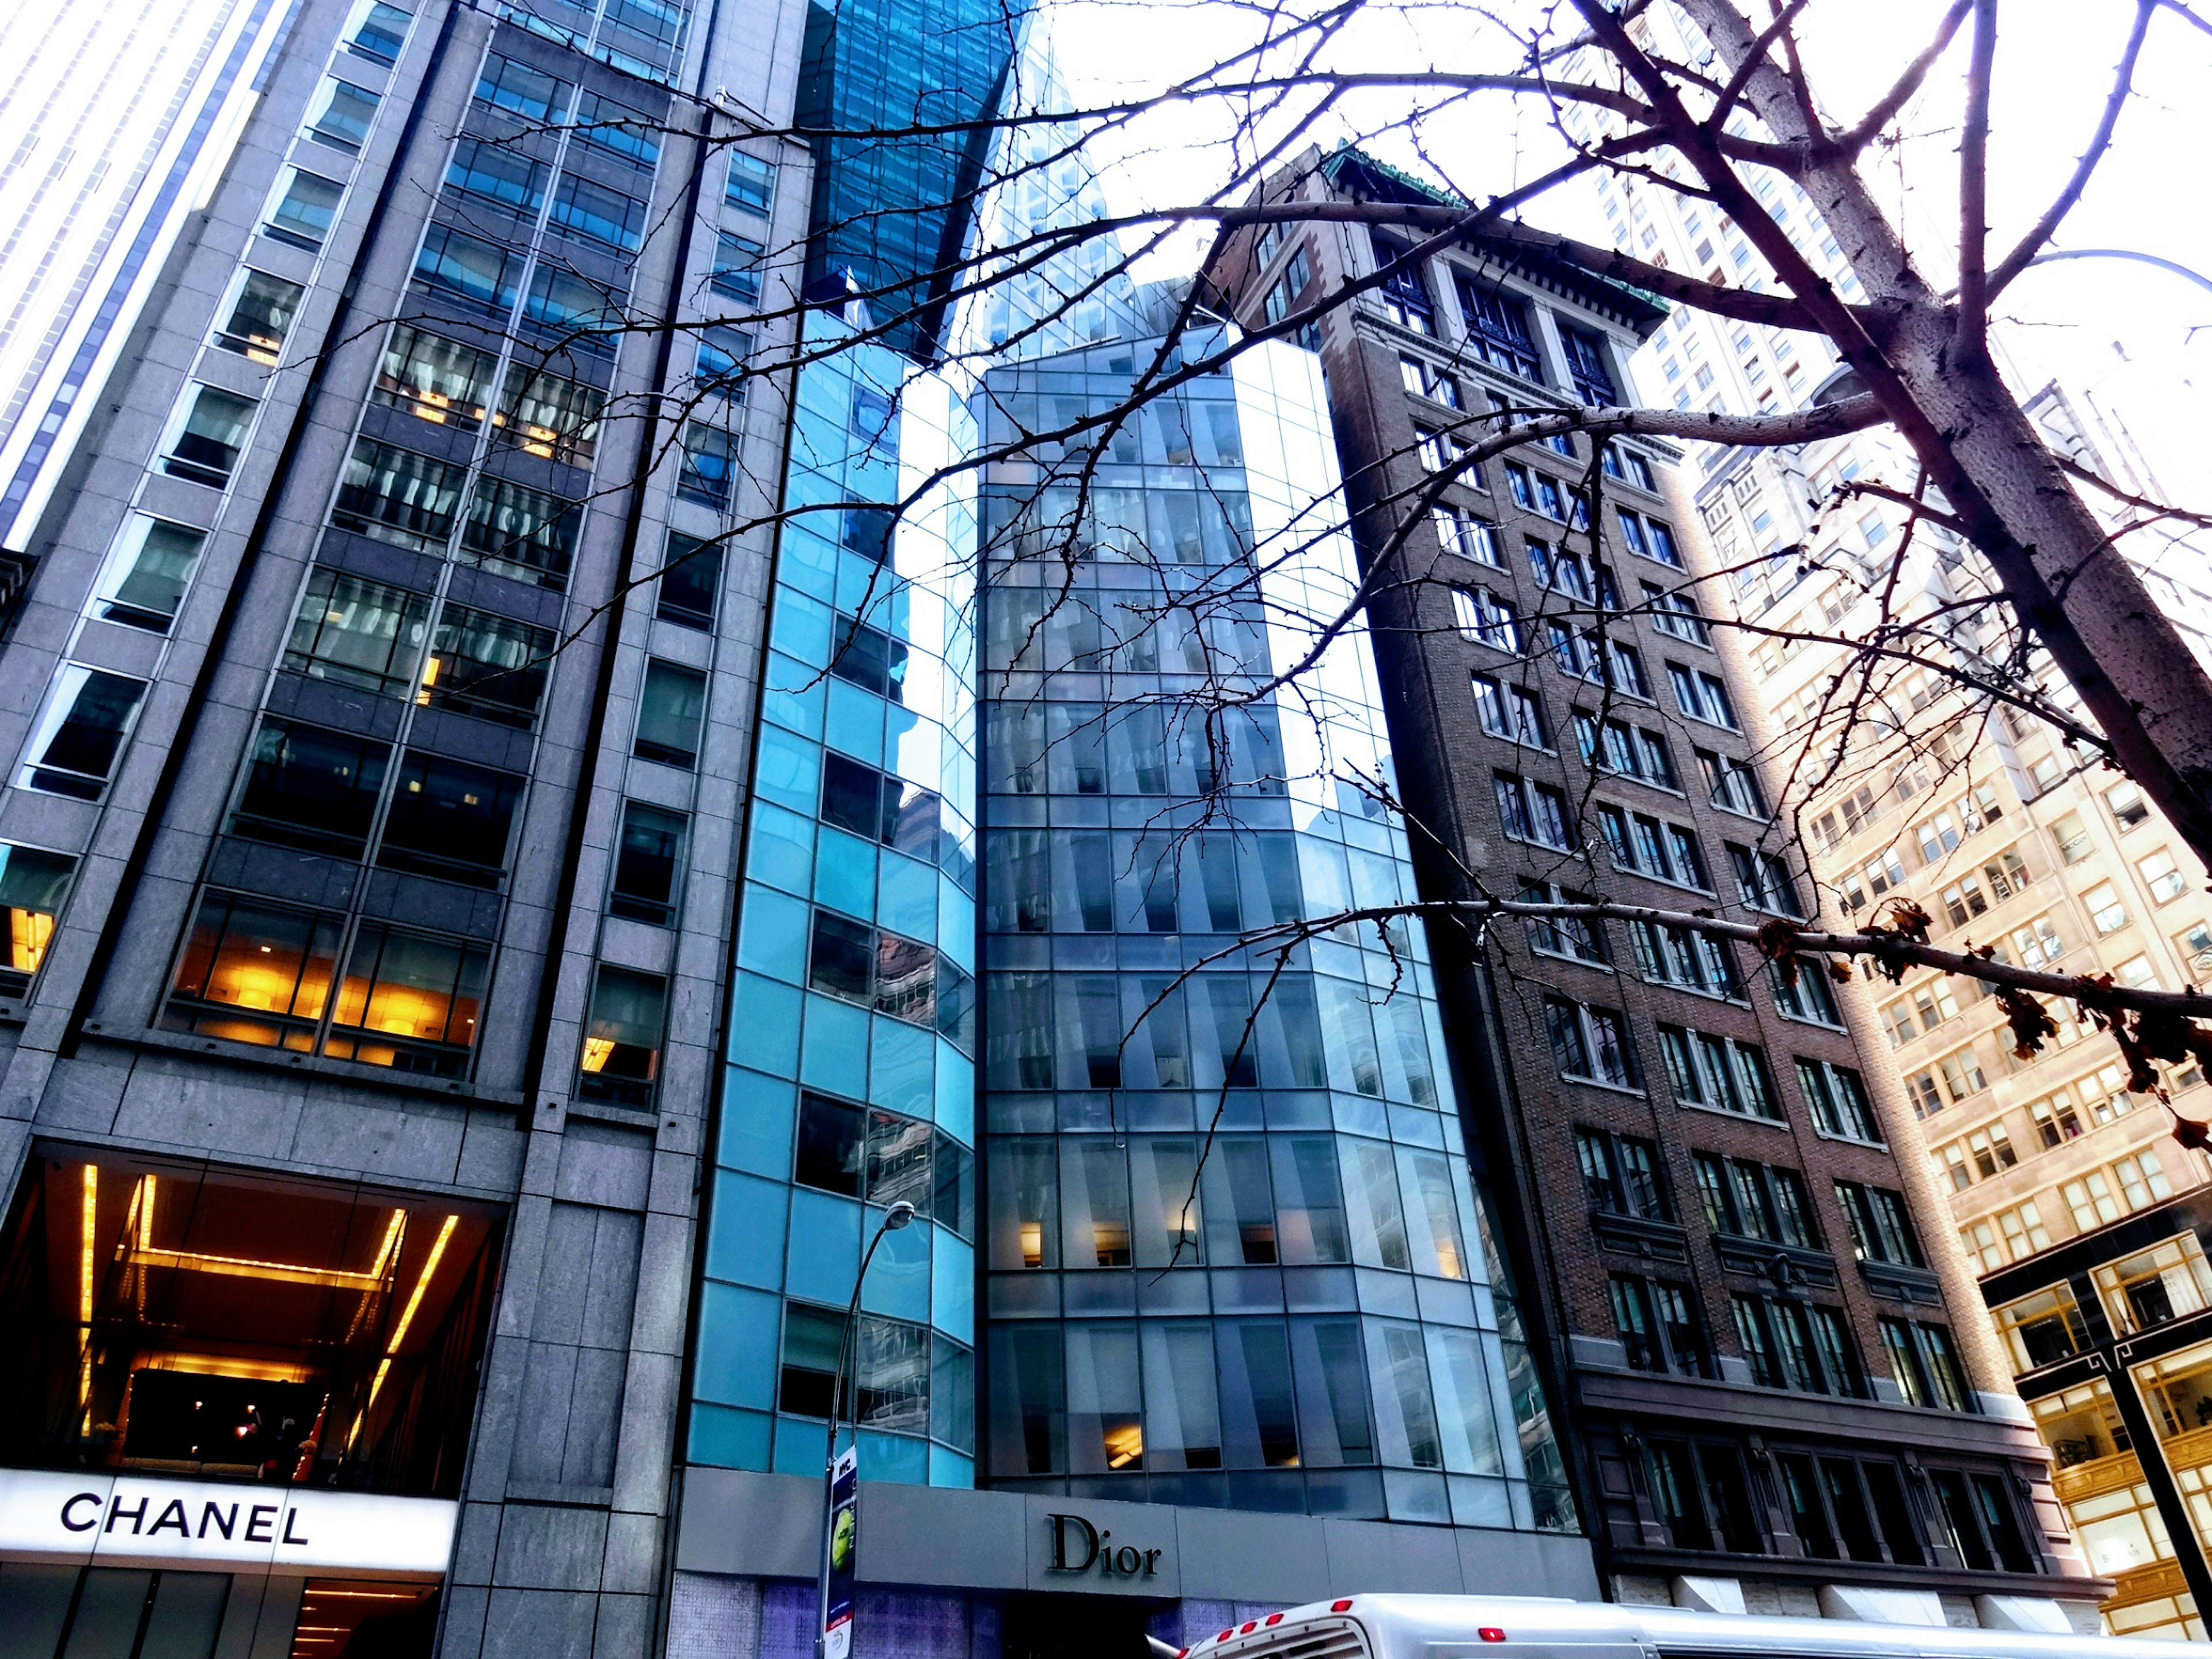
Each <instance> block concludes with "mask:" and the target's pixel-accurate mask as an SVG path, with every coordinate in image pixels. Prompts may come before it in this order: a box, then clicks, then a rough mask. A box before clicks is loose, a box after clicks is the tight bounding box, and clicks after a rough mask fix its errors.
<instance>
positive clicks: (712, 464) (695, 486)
mask: <svg viewBox="0 0 2212 1659" xmlns="http://www.w3.org/2000/svg"><path fill="white" fill-rule="evenodd" d="M737 462H738V441H737V439H736V438H735V437H734V436H732V435H731V434H729V433H727V432H725V431H722V430H720V428H715V427H712V426H708V425H706V424H704V423H703V422H698V421H693V422H690V423H688V424H687V425H686V426H685V427H684V463H683V467H682V470H681V471H679V472H678V474H677V477H676V493H677V494H678V495H681V496H682V497H683V498H684V500H685V501H696V502H697V503H698V504H699V505H700V506H701V507H712V508H713V509H714V511H716V512H717V513H726V512H728V511H729V510H730V506H731V503H732V501H733V500H734V499H735V495H734V490H735V486H736V481H737Z"/></svg>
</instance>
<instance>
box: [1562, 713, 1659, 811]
mask: <svg viewBox="0 0 2212 1659" xmlns="http://www.w3.org/2000/svg"><path fill="white" fill-rule="evenodd" d="M1575 742H1576V745H1577V748H1578V749H1579V750H1581V752H1582V757H1583V761H1584V762H1585V763H1587V764H1589V765H1591V766H1594V767H1595V768H1597V769H1598V770H1600V771H1601V772H1609V773H1611V774H1612V775H1613V776H1615V777H1622V778H1634V779H1635V780H1637V781H1638V782H1639V783H1648V784H1650V785H1651V786H1652V787H1654V788H1656V789H1665V790H1668V791H1670V792H1675V793H1679V792H1680V788H1681V783H1680V779H1678V778H1677V777H1676V775H1675V773H1674V754H1673V752H1672V751H1671V750H1668V747H1667V739H1666V738H1665V737H1664V736H1662V734H1661V733H1659V732H1653V731H1649V730H1647V729H1645V728H1644V727H1643V726H1631V725H1629V724H1628V722H1627V721H1626V720H1600V719H1599V718H1598V717H1597V716H1596V715H1595V714H1589V713H1587V712H1586V711H1584V710H1583V709H1579V708H1578V709H1577V710H1576V711H1575Z"/></svg>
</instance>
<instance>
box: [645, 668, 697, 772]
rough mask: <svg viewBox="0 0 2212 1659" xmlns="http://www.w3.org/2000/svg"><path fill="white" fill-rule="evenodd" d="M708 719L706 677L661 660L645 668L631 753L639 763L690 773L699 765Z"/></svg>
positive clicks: (694, 669)
mask: <svg viewBox="0 0 2212 1659" xmlns="http://www.w3.org/2000/svg"><path fill="white" fill-rule="evenodd" d="M706 720H707V677H706V676H705V675H704V674H702V673H701V672H700V671H698V670H697V669H696V668H685V667H683V666H682V665H678V664H676V663H672V662H664V661H662V660H661V659H659V658H658V657H656V658H654V659H652V661H650V662H649V663H647V665H646V670H645V684H644V686H643V688H642V690H641V691H640V693H639V695H638V709H637V736H636V738H635V742H634V744H632V752H633V753H635V755H636V756H637V757H638V758H639V759H640V760H648V761H657V762H659V763H660V764H661V765H663V766H680V767H682V768H683V769H684V770H685V771H687V772H688V771H690V770H691V769H693V768H695V767H696V766H697V765H698V763H699V743H700V738H701V736H702V732H704V730H705V727H706Z"/></svg>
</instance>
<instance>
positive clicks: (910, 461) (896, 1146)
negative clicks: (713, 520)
mask: <svg viewBox="0 0 2212 1659" xmlns="http://www.w3.org/2000/svg"><path fill="white" fill-rule="evenodd" d="M848 333H849V330H848V326H847V325H846V324H845V323H844V322H842V321H841V320H839V319H837V317H836V315H835V314H834V313H827V312H816V313H810V316H809V319H808V346H809V349H810V351H811V352H817V353H823V355H822V356H820V358H819V361H817V362H815V363H813V364H812V365H811V366H810V367H809V368H806V369H805V372H804V373H803V374H802V375H801V376H800V380H799V399H798V402H799V407H798V410H797V412H796V415H795V417H794V421H793V435H792V449H791V454H790V460H789V473H788V476H787V482H786V489H785V501H786V504H787V507H789V508H790V509H791V510H792V511H793V513H794V515H795V516H794V517H793V519H792V520H790V521H789V522H788V523H787V525H786V526H785V527H784V530H783V532H782V539H781V549H780V551H779V554H778V557H777V562H776V568H775V584H774V590H773V596H772V599H771V601H770V622H769V654H768V670H767V684H766V687H765V689H764V691H763V698H762V721H761V726H760V732H759V738H758V745H757V756H756V770H755V791H754V799H753V803H752V806H751V810H750V819H749V828H748V839H747V844H746V848H745V854H744V888H743V893H742V896H741V898H740V900H739V921H738V941H737V947H736V954H737V962H736V974H735V975H734V982H735V989H734V992H733V995H732V1012H731V1020H730V1042H729V1053H728V1060H729V1064H728V1066H727V1069H726V1078H725V1083H724V1087H723V1096H722V1102H721V1109H720V1115H719V1123H720V1132H719V1137H718V1139H717V1144H716V1147H715V1155H714V1164H715V1166H716V1167H715V1173H714V1190H713V1192H712V1194H711V1195H710V1198H709V1204H708V1211H709V1216H710V1220H709V1224H708V1232H707V1237H706V1239H705V1244H704V1261H703V1269H704V1275H705V1285H704V1288H703V1291H702V1303H701V1307H700V1323H699V1338H698V1344H697V1351H696V1366H695V1371H694V1382H693V1395H694V1401H695V1403H694V1406H693V1407H692V1415H691V1435H690V1459H691V1461H693V1462H701V1463H709V1464H717V1465H720V1466H722V1467H725V1468H753V1469H762V1468H778V1469H784V1470H790V1471H797V1472H803V1473H809V1474H811V1473H814V1472H817V1471H818V1470H819V1469H820V1468H821V1460H822V1451H823V1419H825V1418H826V1416H827V1412H828V1401H829V1393H830V1385H831V1375H832V1373H833V1372H834V1370H835V1369H836V1358H837V1352H838V1347H839V1345H840V1341H841V1339H842V1335H843V1321H844V1310H845V1308H846V1305H847V1304H848V1300H849V1298H850V1297H851V1295H852V1290H853V1280H854V1273H856V1272H857V1270H858V1268H859V1265H860V1252H861V1250H862V1249H863V1246H864V1242H865V1238H866V1237H867V1236H870V1235H872V1233H873V1232H874V1231H875V1226H876V1223H877V1221H878V1219H879V1218H880V1214H881V1211H882V1208H883V1206H887V1205H889V1204H890V1203H892V1202H894V1201H896V1200H899V1199H902V1198H903V1199H906V1200H909V1201H911V1202H913V1203H915V1205H916V1206H917V1207H918V1208H919V1210H920V1211H921V1215H922V1217H923V1218H924V1219H922V1220H921V1221H919V1222H917V1223H916V1224H915V1225H914V1226H912V1227H909V1228H908V1229H906V1230H904V1231H899V1232H895V1233H890V1234H888V1235H886V1236H885V1237H884V1243H883V1246H882V1249H880V1250H879V1251H878V1255H877V1257H876V1261H875V1264H874V1266H873V1267H872V1269H871V1270H870V1272H869V1275H868V1282H867V1288H866V1294H865V1296H864V1297H863V1298H862V1303H861V1307H862V1310H863V1311H862V1316H861V1322H860V1329H859V1331H858V1333H857V1347H858V1360H857V1365H858V1376H859V1386H860V1420H861V1423H862V1425H863V1429H862V1434H861V1446H862V1456H863V1458H864V1459H865V1460H866V1466H867V1468H868V1470H869V1478H870V1479H872V1480H904V1481H909V1482H925V1481H926V1482H928V1483H931V1484H934V1485H939V1486H969V1485H972V1484H973V1481H974V1473H973V1456H974V1446H975V1424H974V1400H975V1384H974V1380H973V1379H974V1361H973V1358H972V1353H973V1349H974V1343H975V1249H974V1244H973V1240H974V1237H975V1157H974V1152H973V1148H974V1146H975V1108H974V1103H975V1062H974V1054H975V1025H976V1014H975V939H976V932H975V877H976V858H975V828H974V809H975V700H974V692H973V682H974V668H973V656H974V630H973V627H972V623H971V621H970V612H971V611H972V606H973V597H974V596H973V586H974V575H973V570H974V566H973V562H972V554H964V553H963V550H964V549H972V547H973V544H974V528H973V526H974V514H973V509H972V507H971V506H970V505H969V504H968V503H966V502H964V501H962V500H961V499H959V497H958V495H957V494H956V493H954V492H953V491H951V490H945V491H939V492H938V493H937V494H936V495H933V497H931V498H930V499H929V500H928V501H926V502H925V503H924V504H922V505H921V507H918V508H917V509H916V510H915V511H912V512H910V513H908V514H907V515H906V516H905V518H904V519H903V520H902V522H900V523H899V524H898V525H897V526H896V528H895V529H894V528H892V527H891V526H890V513H889V512H888V511H887V510H886V509H884V508H883V507H875V506H863V505H846V504H847V503H872V502H887V501H894V500H896V499H897V498H898V496H899V494H900V490H901V477H902V469H903V470H904V471H906V472H907V473H908V474H909V475H910V474H911V472H912V471H913V470H914V469H916V468H921V467H924V466H927V465H929V464H930V463H931V460H932V458H933V457H941V456H944V455H947V454H950V453H954V452H956V451H960V450H964V449H965V448H967V447H969V440H968V437H967V434H966V429H965V428H966V422H967V416H966V413H965V411H964V410H963V408H962V407H961V406H960V404H958V403H957V401H956V400H955V399H954V398H952V397H951V395H950V392H949V391H948V390H947V388H946V387H945V383H944V382H943V381H942V380H940V379H939V377H937V376H934V375H930V374H921V373H918V372H917V371H916V370H915V368H914V365H913V364H912V363H911V362H908V360H907V359H906V358H904V357H902V356H900V355H899V354H897V353H896V352H895V351H892V350H890V349H888V348H885V347H882V346H878V345H873V344H857V345H854V346H853V347H852V348H851V349H848V350H844V351H842V352H824V348H827V347H830V346H833V345H834V343H835V341H836V338H837V337H839V336H840V335H841V334H848Z"/></svg>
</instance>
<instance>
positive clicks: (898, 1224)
mask: <svg viewBox="0 0 2212 1659" xmlns="http://www.w3.org/2000/svg"><path fill="white" fill-rule="evenodd" d="M913 1219H914V1206H913V1205H911V1204H909V1203H908V1202H907V1201H906V1200H904V1199H901V1200H899V1201H898V1202H897V1203H896V1204H894V1205H892V1206H890V1208H889V1209H888V1210H885V1211H884V1218H883V1220H882V1222H881V1223H880V1224H879V1225H878V1226H877V1228H876V1236H875V1237H873V1238H872V1239H870V1240H869V1241H868V1248H867V1251H866V1254H865V1255H862V1256H861V1257H860V1272H859V1273H857V1274H856V1275H854V1279H853V1299H852V1302H851V1303H850V1304H848V1306H847V1308H846V1310H845V1334H844V1337H843V1339H842V1340H841V1341H840V1342H839V1343H838V1344H837V1372H836V1376H835V1377H833V1378H832V1379H831V1381H830V1384H829V1438H828V1444H827V1446H826V1447H825V1448H824V1450H823V1459H822V1557H821V1560H820V1562H819V1563H818V1565H817V1572H816V1575H815V1583H814V1653H815V1659H830V1656H829V1576H830V1568H831V1565H832V1562H831V1552H832V1550H833V1549H834V1547H835V1546H836V1537H835V1535H834V1534H835V1529H836V1524H837V1498H836V1487H837V1429H838V1426H839V1425H840V1424H841V1423H842V1420H843V1417H844V1413H843V1412H842V1410H840V1408H839V1403H838V1402H839V1401H840V1400H841V1399H842V1396H843V1394H844V1388H845V1356H846V1355H847V1354H848V1353H853V1354H854V1366H853V1406H852V1410H853V1445H854V1453H855V1455H856V1456H857V1454H858V1451H859V1449H860V1364H859V1360H858V1354H857V1352H856V1350H857V1347H858V1344H857V1342H856V1341H855V1340H854V1338H855V1334H856V1333H857V1332H858V1331H859V1329H860V1287H861V1286H862V1285H866V1283H867V1282H868V1267H869V1265H870V1264H871V1263H872V1262H873V1261H875V1259H876V1246H877V1245H878V1244H880V1243H883V1242H884V1234H885V1233H895V1232H896V1231H898V1230H899V1229H900V1228H902V1227H903V1226H905V1225H907V1223H908V1222H909V1221H912V1220H913ZM854 1474H855V1482H854V1484H855V1490H856V1492H857V1488H858V1467H857V1464H856V1466H855V1470H854Z"/></svg>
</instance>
